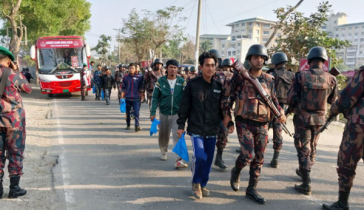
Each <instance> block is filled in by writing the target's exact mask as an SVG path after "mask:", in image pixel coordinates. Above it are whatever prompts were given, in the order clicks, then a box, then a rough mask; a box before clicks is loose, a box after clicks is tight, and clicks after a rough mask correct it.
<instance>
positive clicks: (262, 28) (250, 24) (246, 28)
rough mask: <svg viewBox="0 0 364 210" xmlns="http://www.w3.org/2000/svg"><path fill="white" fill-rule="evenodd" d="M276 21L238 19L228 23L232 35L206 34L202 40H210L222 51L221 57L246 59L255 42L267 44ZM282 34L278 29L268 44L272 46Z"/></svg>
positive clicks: (259, 18)
mask: <svg viewBox="0 0 364 210" xmlns="http://www.w3.org/2000/svg"><path fill="white" fill-rule="evenodd" d="M275 23H276V22H275V21H272V20H267V19H264V18H262V17H256V18H250V19H244V20H238V21H235V22H233V23H229V24H227V26H229V27H231V33H230V35H213V34H204V35H201V36H200V39H201V40H209V41H210V42H211V43H212V45H213V48H214V49H217V50H218V51H219V52H220V53H221V57H222V58H223V59H224V58H234V59H240V60H245V55H246V53H247V51H248V49H249V47H250V46H251V45H253V44H258V43H259V44H265V43H266V42H267V41H268V39H269V37H270V36H271V34H272V33H273V29H272V27H273V25H274V24H275ZM278 36H281V33H280V32H279V31H278V32H277V34H276V36H275V37H274V38H273V40H272V41H271V42H270V44H269V45H268V48H270V47H271V46H272V45H273V44H275V39H276V37H278Z"/></svg>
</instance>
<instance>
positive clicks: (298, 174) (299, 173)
mask: <svg viewBox="0 0 364 210" xmlns="http://www.w3.org/2000/svg"><path fill="white" fill-rule="evenodd" d="M296 174H297V176H299V177H301V178H302V174H301V171H300V169H298V168H296Z"/></svg>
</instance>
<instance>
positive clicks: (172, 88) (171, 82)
mask: <svg viewBox="0 0 364 210" xmlns="http://www.w3.org/2000/svg"><path fill="white" fill-rule="evenodd" d="M167 80H168V83H169V86H170V87H171V93H172V95H173V92H174V87H175V86H176V81H177V78H176V79H172V80H170V79H167Z"/></svg>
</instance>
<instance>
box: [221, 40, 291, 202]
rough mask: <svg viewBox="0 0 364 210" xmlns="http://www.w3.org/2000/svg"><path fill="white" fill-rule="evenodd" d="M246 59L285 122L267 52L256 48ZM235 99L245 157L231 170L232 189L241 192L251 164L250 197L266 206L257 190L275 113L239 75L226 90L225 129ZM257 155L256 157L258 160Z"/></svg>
mask: <svg viewBox="0 0 364 210" xmlns="http://www.w3.org/2000/svg"><path fill="white" fill-rule="evenodd" d="M246 59H247V60H249V63H250V66H251V68H250V69H249V74H250V76H251V77H254V78H257V79H258V80H259V82H260V83H261V85H262V87H263V88H264V90H265V91H266V92H267V93H268V94H269V95H270V97H271V99H272V101H273V103H274V104H275V106H276V107H277V108H278V110H279V111H280V113H281V114H282V115H281V117H280V118H279V119H278V122H285V120H286V119H285V115H284V111H283V109H281V107H280V106H279V103H278V100H277V98H276V97H275V88H274V77H273V76H272V75H269V74H266V73H264V72H263V71H262V68H263V65H264V63H265V62H266V61H267V60H268V54H267V48H265V47H264V46H263V45H260V44H255V45H252V46H251V47H250V48H249V50H248V53H247V56H246ZM236 95H238V96H236ZM235 97H238V100H239V101H238V102H237V103H236V104H235V111H234V112H235V116H236V117H235V124H236V129H237V133H238V138H239V142H240V145H241V153H240V155H239V157H238V158H237V160H236V162H235V167H234V168H233V169H232V170H231V178H230V185H231V187H232V189H233V190H234V191H238V190H239V182H240V172H241V170H242V169H243V168H244V167H245V166H246V165H248V164H250V179H249V186H248V188H247V189H246V196H247V197H248V198H250V199H252V200H254V201H255V202H257V203H260V204H264V203H265V199H264V198H263V197H261V196H260V195H259V193H258V192H257V190H256V186H257V184H258V180H259V176H260V172H261V168H262V166H263V162H264V154H265V150H266V145H267V142H268V122H269V121H271V116H272V113H271V110H270V108H269V107H268V106H267V105H266V104H265V103H264V102H262V101H261V100H260V97H259V93H258V92H257V91H256V90H255V88H254V86H253V85H252V84H251V83H250V82H249V81H248V80H245V79H244V78H243V76H242V74H240V73H239V74H236V76H234V78H233V79H232V80H230V82H227V83H226V85H225V88H224V98H223V101H222V107H223V114H224V125H225V126H227V124H228V122H230V121H231V113H230V110H231V109H232V107H233V104H234V102H236V101H235ZM253 152H254V153H255V157H254V158H253Z"/></svg>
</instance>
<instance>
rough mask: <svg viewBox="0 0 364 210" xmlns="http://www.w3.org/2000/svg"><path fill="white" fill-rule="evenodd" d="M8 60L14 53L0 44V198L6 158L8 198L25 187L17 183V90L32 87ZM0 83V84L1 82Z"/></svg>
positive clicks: (20, 142) (20, 144)
mask: <svg viewBox="0 0 364 210" xmlns="http://www.w3.org/2000/svg"><path fill="white" fill-rule="evenodd" d="M12 61H14V55H13V54H12V53H11V52H10V51H9V50H8V49H6V48H4V47H0V78H1V81H3V80H4V81H6V83H5V84H4V85H5V86H4V89H3V92H2V93H0V94H1V106H0V107H1V108H0V109H1V111H0V198H2V196H3V192H4V190H3V178H4V167H5V161H6V159H8V160H9V165H8V171H9V176H10V190H9V198H17V197H18V196H23V195H25V194H26V193H27V191H26V190H24V189H21V188H20V187H19V181H20V177H21V176H22V175H23V159H24V155H23V154H24V148H25V139H26V135H25V110H24V107H23V102H22V98H21V95H20V92H21V91H23V92H25V93H30V92H31V91H32V88H31V86H30V84H29V83H28V82H27V80H26V79H25V77H24V76H23V75H22V74H21V73H19V71H14V69H13V68H14V64H13V63H12ZM0 86H2V85H1V83H0ZM0 89H1V88H0ZM5 152H6V153H7V154H5Z"/></svg>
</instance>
